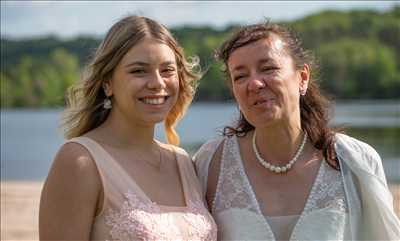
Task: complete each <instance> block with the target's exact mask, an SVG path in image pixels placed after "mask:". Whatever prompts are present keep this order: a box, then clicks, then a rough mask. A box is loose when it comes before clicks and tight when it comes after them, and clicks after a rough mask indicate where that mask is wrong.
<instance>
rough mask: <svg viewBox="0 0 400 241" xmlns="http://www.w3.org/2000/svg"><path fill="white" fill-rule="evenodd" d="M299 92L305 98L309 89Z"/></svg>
mask: <svg viewBox="0 0 400 241" xmlns="http://www.w3.org/2000/svg"><path fill="white" fill-rule="evenodd" d="M299 92H300V95H301V96H305V95H306V92H307V89H302V90H300V91H299Z"/></svg>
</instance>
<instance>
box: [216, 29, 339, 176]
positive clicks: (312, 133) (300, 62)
mask: <svg viewBox="0 0 400 241" xmlns="http://www.w3.org/2000/svg"><path fill="white" fill-rule="evenodd" d="M273 35H275V36H278V37H279V38H280V39H281V40H282V41H283V42H284V43H285V49H286V51H287V53H288V54H289V55H290V56H291V58H292V59H293V62H294V63H295V66H296V68H297V69H300V68H302V67H303V66H304V64H307V65H308V66H309V67H310V69H311V70H312V71H313V72H314V73H313V74H312V76H311V78H310V81H309V85H308V89H307V93H306V95H304V96H300V118H301V127H302V129H303V130H304V131H306V132H307V134H308V136H309V139H310V141H311V142H312V144H313V146H314V147H315V148H316V149H318V150H321V151H322V153H323V156H324V158H325V160H326V161H327V163H328V164H329V165H330V166H332V167H333V168H335V169H336V170H339V168H340V167H339V162H338V160H337V156H336V153H335V150H334V142H335V133H336V132H338V130H333V129H332V128H330V127H329V126H328V123H329V110H330V101H329V100H328V99H327V97H325V96H324V95H323V94H322V93H321V91H320V88H319V86H318V84H317V80H318V77H317V76H318V72H319V71H318V65H317V63H316V61H315V58H314V56H313V54H312V53H311V52H310V51H308V50H305V49H304V48H303V47H302V44H301V41H300V40H299V38H298V37H297V36H296V34H295V33H294V32H292V31H290V30H289V29H288V28H286V27H284V26H282V25H278V24H272V23H270V22H269V21H266V22H264V23H260V24H254V25H249V26H245V27H241V28H240V29H239V30H238V31H237V32H235V33H234V34H233V35H232V36H231V37H230V38H229V39H227V40H226V41H225V42H224V43H223V44H222V46H221V47H220V48H219V49H218V50H217V51H216V54H215V58H216V59H217V60H220V61H222V62H223V69H222V71H223V72H224V74H225V78H226V80H227V83H228V85H229V87H230V88H231V89H232V84H231V83H232V82H231V79H230V73H229V68H228V60H229V57H230V56H231V54H232V53H233V52H234V51H235V50H236V49H238V48H240V47H243V46H245V45H248V44H251V43H253V42H256V41H258V40H260V39H266V38H269V37H271V36H273ZM251 130H254V126H253V125H251V124H250V123H249V122H248V121H247V120H246V118H245V116H244V115H243V113H242V112H240V116H239V119H238V120H237V122H236V124H234V126H226V127H224V129H223V135H224V136H233V135H237V136H245V135H246V134H247V133H248V132H249V131H251Z"/></svg>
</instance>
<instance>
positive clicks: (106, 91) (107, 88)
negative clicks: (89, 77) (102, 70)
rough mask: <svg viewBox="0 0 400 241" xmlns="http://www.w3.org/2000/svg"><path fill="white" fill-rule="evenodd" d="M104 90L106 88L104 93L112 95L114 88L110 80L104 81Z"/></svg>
mask: <svg viewBox="0 0 400 241" xmlns="http://www.w3.org/2000/svg"><path fill="white" fill-rule="evenodd" d="M102 87H103V90H104V94H105V95H106V96H108V97H110V96H112V90H111V83H110V81H109V80H105V81H104V82H103V85H102Z"/></svg>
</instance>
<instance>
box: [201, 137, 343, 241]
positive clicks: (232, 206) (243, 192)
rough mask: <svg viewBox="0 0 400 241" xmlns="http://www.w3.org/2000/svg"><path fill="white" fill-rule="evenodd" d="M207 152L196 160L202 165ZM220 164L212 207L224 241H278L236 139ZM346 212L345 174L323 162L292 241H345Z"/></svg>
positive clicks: (226, 145)
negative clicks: (247, 174) (261, 206)
mask: <svg viewBox="0 0 400 241" xmlns="http://www.w3.org/2000/svg"><path fill="white" fill-rule="evenodd" d="M205 153H207V146H205V147H204V148H202V149H200V151H199V153H197V154H196V155H195V158H196V160H195V161H196V162H197V161H200V162H201V160H198V158H206V154H205ZM220 165H221V166H220V173H219V177H218V184H217V189H216V194H215V197H214V200H213V205H212V214H213V216H214V218H215V220H216V222H217V225H218V228H219V237H220V239H222V240H225V239H226V240H231V239H235V240H238V239H247V240H248V239H258V240H260V239H263V240H275V237H274V234H273V232H272V230H271V227H270V225H269V224H268V222H267V221H266V220H265V218H264V215H263V213H262V212H261V210H260V205H259V204H258V201H257V199H256V196H255V194H254V191H253V189H252V187H251V185H250V182H249V179H248V177H247V176H246V173H245V171H244V167H243V163H242V160H241V157H240V153H239V145H238V142H237V138H236V137H235V136H234V137H231V138H226V139H225V142H224V148H223V152H222V156H221V164H220ZM199 174H200V173H199ZM200 175H201V174H200ZM346 212H347V207H346V202H345V193H344V187H343V182H342V178H341V174H340V172H338V171H336V170H334V169H333V168H331V167H330V166H329V165H327V164H326V162H325V161H323V162H321V166H320V168H319V171H318V174H317V177H316V179H315V181H314V184H313V186H312V189H311V192H310V194H309V197H308V199H307V201H306V204H305V207H304V210H303V212H302V213H301V215H300V217H299V219H298V221H297V223H296V224H295V225H294V228H293V231H292V235H291V238H290V240H341V239H343V238H344V237H343V233H344V229H345V222H346V218H345V217H346Z"/></svg>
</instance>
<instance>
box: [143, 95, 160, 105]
mask: <svg viewBox="0 0 400 241" xmlns="http://www.w3.org/2000/svg"><path fill="white" fill-rule="evenodd" d="M143 102H144V103H146V104H150V105H160V104H163V103H164V102H165V97H161V98H143Z"/></svg>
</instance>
